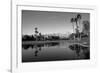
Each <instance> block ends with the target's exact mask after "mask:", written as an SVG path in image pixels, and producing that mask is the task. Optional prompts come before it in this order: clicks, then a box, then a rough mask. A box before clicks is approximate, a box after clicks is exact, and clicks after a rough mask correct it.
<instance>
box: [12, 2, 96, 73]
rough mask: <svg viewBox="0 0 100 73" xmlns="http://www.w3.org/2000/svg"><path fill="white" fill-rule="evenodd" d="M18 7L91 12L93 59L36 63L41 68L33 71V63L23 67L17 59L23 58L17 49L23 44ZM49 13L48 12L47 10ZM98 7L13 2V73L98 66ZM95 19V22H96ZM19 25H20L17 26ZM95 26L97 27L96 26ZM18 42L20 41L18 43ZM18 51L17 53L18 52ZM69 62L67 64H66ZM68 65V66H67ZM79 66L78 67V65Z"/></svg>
mask: <svg viewBox="0 0 100 73" xmlns="http://www.w3.org/2000/svg"><path fill="white" fill-rule="evenodd" d="M18 6H26V8H27V7H40V8H41V7H43V8H46V7H47V9H48V8H55V9H57V8H58V10H59V8H64V9H66V8H67V9H76V10H77V9H82V10H87V12H88V10H90V13H91V14H92V16H91V20H90V21H92V22H91V27H90V28H91V30H90V32H92V34H90V35H92V37H91V38H90V39H91V41H90V42H91V45H90V46H91V47H93V48H95V49H94V50H93V49H92V51H91V52H92V54H91V57H92V59H90V60H79V61H77V60H76V61H54V62H42V63H41V62H38V63H34V65H36V66H40V67H36V69H34V70H33V67H32V65H33V64H31V63H26V65H27V66H26V68H25V66H24V67H22V64H21V63H20V61H17V59H18V58H19V59H21V56H20V57H18V56H19V55H21V53H18V52H19V51H20V49H17V48H19V47H18V45H19V44H21V42H19V41H20V40H18V38H21V37H20V36H17V35H20V33H19V32H20V31H21V28H20V27H19V25H20V22H19V21H20V20H21V19H20V14H19V10H20V9H18ZM46 11H47V10H46ZM96 11H97V10H96V7H94V6H79V5H61V4H43V3H42V4H39V3H27V2H22V1H21V2H16V1H14V2H11V14H12V15H11V20H12V21H11V24H12V25H11V28H12V30H11V34H12V42H11V44H12V45H11V47H12V49H11V52H12V54H11V59H12V61H11V62H12V63H11V64H12V65H11V69H12V72H13V73H18V72H24V71H38V70H40V71H42V70H54V69H69V68H80V67H82V68H86V67H93V66H96V63H97V62H96V61H97V54H96V53H97V49H96V41H95V39H96V34H95V33H96V24H97V23H96V21H95V20H96V19H97V18H96V16H97V15H96V14H97V13H96ZM17 13H18V14H19V15H18V17H17ZM94 19H95V20H94ZM17 24H18V25H17ZM94 24H95V25H94ZM17 40H18V41H17ZM16 50H17V51H16ZM66 62H67V63H66ZM65 64H66V65H65ZM77 64H78V65H77ZM30 66H31V69H28V68H27V67H30Z"/></svg>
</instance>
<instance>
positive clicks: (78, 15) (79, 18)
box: [77, 14, 82, 26]
mask: <svg viewBox="0 0 100 73" xmlns="http://www.w3.org/2000/svg"><path fill="white" fill-rule="evenodd" d="M81 18H82V16H81V14H77V21H78V24H79V26H80V20H81Z"/></svg>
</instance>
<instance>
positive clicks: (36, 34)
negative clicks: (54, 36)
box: [35, 27, 39, 41]
mask: <svg viewBox="0 0 100 73" xmlns="http://www.w3.org/2000/svg"><path fill="white" fill-rule="evenodd" d="M37 29H38V28H37V27H35V36H36V41H37V40H38V38H37V36H38V33H39V32H38V30H37Z"/></svg>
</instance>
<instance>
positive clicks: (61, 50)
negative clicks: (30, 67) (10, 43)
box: [22, 41, 90, 62]
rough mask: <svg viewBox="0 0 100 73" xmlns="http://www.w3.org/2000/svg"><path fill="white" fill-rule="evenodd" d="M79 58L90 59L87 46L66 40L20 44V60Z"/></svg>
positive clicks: (37, 60) (36, 60)
mask: <svg viewBox="0 0 100 73" xmlns="http://www.w3.org/2000/svg"><path fill="white" fill-rule="evenodd" d="M81 59H90V51H89V47H84V46H80V45H79V44H72V43H68V42H67V41H62V42H61V41H60V42H50V43H41V44H23V45H22V62H39V61H59V60H81Z"/></svg>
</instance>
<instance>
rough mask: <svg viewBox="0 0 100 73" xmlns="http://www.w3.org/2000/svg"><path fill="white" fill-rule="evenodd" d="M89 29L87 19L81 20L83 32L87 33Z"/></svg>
mask: <svg viewBox="0 0 100 73" xmlns="http://www.w3.org/2000/svg"><path fill="white" fill-rule="evenodd" d="M89 31H90V23H89V21H87V20H85V21H83V31H82V32H83V33H84V34H86V35H89Z"/></svg>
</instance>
